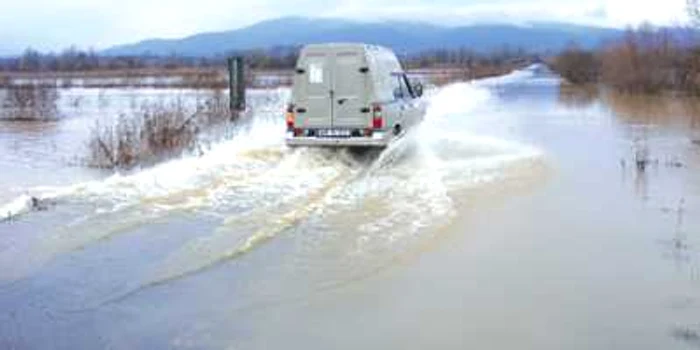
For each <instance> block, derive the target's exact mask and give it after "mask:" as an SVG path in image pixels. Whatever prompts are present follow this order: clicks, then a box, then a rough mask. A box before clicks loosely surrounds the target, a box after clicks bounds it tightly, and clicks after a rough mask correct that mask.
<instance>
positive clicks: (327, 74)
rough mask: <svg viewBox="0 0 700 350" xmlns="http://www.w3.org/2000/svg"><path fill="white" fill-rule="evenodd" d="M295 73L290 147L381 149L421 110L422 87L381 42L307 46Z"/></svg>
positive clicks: (419, 115) (417, 119) (413, 121)
mask: <svg viewBox="0 0 700 350" xmlns="http://www.w3.org/2000/svg"><path fill="white" fill-rule="evenodd" d="M294 74H295V76H294V85H293V88H292V97H291V101H290V103H289V105H288V106H287V114H286V122H287V136H286V141H287V144H288V145H290V146H338V147H353V146H358V147H384V146H386V145H388V144H389V143H390V142H391V141H392V140H393V139H394V138H396V137H399V136H402V135H403V134H404V133H405V132H406V131H407V130H408V129H409V128H411V127H413V126H415V125H416V124H418V123H419V122H420V121H421V120H422V119H423V115H424V114H425V103H424V102H423V100H422V98H421V96H422V95H423V87H422V85H420V84H419V83H412V82H411V81H410V80H409V79H408V77H407V76H406V74H405V72H404V71H403V69H402V68H401V65H400V64H399V61H398V59H397V58H396V55H394V53H393V52H391V50H389V49H386V48H383V47H380V46H374V45H365V44H315V45H308V46H306V47H304V48H303V49H302V50H301V52H300V54H299V59H298V61H297V65H296V69H295V72H294Z"/></svg>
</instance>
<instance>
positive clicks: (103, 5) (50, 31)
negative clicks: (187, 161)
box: [0, 0, 686, 54]
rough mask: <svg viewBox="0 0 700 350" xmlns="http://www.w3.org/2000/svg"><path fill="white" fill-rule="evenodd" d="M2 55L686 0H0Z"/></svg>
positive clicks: (602, 19) (535, 16)
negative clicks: (267, 23)
mask: <svg viewBox="0 0 700 350" xmlns="http://www.w3.org/2000/svg"><path fill="white" fill-rule="evenodd" d="M0 1H2V2H3V4H2V11H0V23H2V26H3V29H2V31H0V54H3V53H4V54H7V53H17V52H20V51H21V50H22V49H24V48H25V47H27V46H32V47H34V48H37V49H40V50H59V49H61V48H65V47H68V46H70V45H73V44H75V45H77V46H80V47H94V48H97V49H99V48H104V47H108V46H111V45H115V44H120V43H127V42H134V41H138V40H142V39H147V38H154V37H159V38H175V37H183V36H187V35H191V34H195V33H199V32H206V31H221V30H229V29H235V28H239V27H242V26H246V25H250V24H253V23H255V22H257V21H261V20H264V19H270V18H276V17H282V16H290V15H301V16H310V17H348V18H354V19H362V20H381V19H409V20H419V21H426V22H432V23H436V24H447V25H465V24H469V23H480V22H494V21H496V22H510V23H522V22H527V21H564V22H573V23H584V24H596V25H608V26H618V27H620V26H625V25H629V24H638V23H640V22H643V21H650V22H653V23H657V24H677V23H683V22H685V21H686V16H685V10H684V9H685V0H666V1H663V2H661V1H637V0H607V1H604V0H589V1H575V2H569V1H556V0H471V1H468V0H467V1H465V0H431V1H427V0H420V1H419V0H336V1H335V2H334V3H333V4H327V3H324V2H319V1H315V0H300V1H288V0H259V1H255V2H248V1H230V0H197V1H191V0H150V1H143V0H119V1H112V0H62V1H53V0H21V1H11V0H0Z"/></svg>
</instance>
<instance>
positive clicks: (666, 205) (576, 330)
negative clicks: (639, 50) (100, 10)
mask: <svg viewBox="0 0 700 350" xmlns="http://www.w3.org/2000/svg"><path fill="white" fill-rule="evenodd" d="M559 83H560V82H559V79H558V78H557V77H556V76H553V75H551V74H548V73H547V72H541V71H538V70H536V69H527V70H523V71H518V72H514V73H512V74H510V75H508V76H504V77H499V78H494V79H487V80H482V81H478V82H474V83H457V84H453V85H449V86H446V87H443V88H439V89H436V90H435V91H432V92H431V93H430V96H429V97H428V98H429V100H430V107H429V111H428V114H427V116H426V120H425V122H424V123H423V124H422V125H421V126H420V127H419V128H417V129H416V130H413V131H412V132H411V133H410V134H409V135H408V136H407V137H406V138H404V139H402V140H401V141H400V142H397V143H396V144H394V145H392V146H391V147H390V148H388V149H386V150H384V151H383V152H349V151H346V150H324V149H289V148H286V147H285V146H284V142H283V133H284V127H285V126H284V120H283V118H282V117H280V114H279V111H281V110H283V105H284V103H285V101H286V99H287V97H288V91H287V90H270V91H257V92H255V95H254V96H253V116H252V118H250V120H249V121H248V122H246V123H245V124H243V125H240V126H238V127H237V128H236V129H235V130H234V131H233V133H232V134H231V135H229V137H227V138H224V140H223V141H216V142H212V143H211V146H209V147H207V148H206V149H203V150H201V152H199V153H198V154H196V155H191V156H184V157H182V158H179V159H175V160H172V161H169V162H167V163H163V164H160V165H157V166H154V167H151V168H148V169H143V170H139V171H134V172H130V173H124V174H119V175H108V176H105V175H101V174H94V173H91V174H85V173H84V172H81V171H80V170H79V169H75V167H68V166H66V167H67V168H68V169H63V168H60V169H59V170H56V171H45V170H44V171H43V172H44V174H42V175H41V176H40V177H35V176H24V174H25V173H29V172H31V171H32V170H31V166H26V165H27V164H26V163H25V164H24V166H23V164H22V163H21V161H20V162H19V163H18V161H17V159H20V158H21V157H18V156H17V154H19V153H21V154H26V155H28V157H29V159H28V160H27V161H26V162H27V163H29V164H30V163H31V157H32V156H35V157H37V158H40V159H44V157H45V156H44V155H43V153H42V152H34V153H33V152H31V151H30V150H31V147H32V144H31V142H27V141H26V140H27V139H28V138H29V139H31V138H36V135H35V134H32V133H25V132H17V130H8V129H7V128H6V127H0V147H2V152H0V164H2V165H4V166H6V167H7V169H9V170H8V171H7V172H6V173H5V174H4V175H0V178H2V179H3V181H5V182H6V183H9V186H6V187H7V188H5V189H3V190H2V191H1V192H0V215H2V213H8V214H9V216H11V217H12V220H9V221H7V222H4V223H0V348H20V349H24V348H29V349H34V348H36V349H39V348H65V349H75V348H116V349H132V348H157V349H172V348H174V349H202V348H204V349H269V348H291V349H297V348H348V349H356V348H389V349H406V348H409V349H423V348H428V347H436V348H454V349H463V348H473V347H478V348H487V349H512V348H522V347H524V348H533V349H534V348H537V349H562V348H581V349H584V348H585V349H589V348H611V349H612V348H615V349H619V348H634V349H659V348H666V349H670V348H679V349H683V348H687V347H688V346H691V347H692V346H696V347H697V346H700V341H698V339H700V318H697V316H698V315H699V313H698V312H697V311H698V310H700V299H698V298H700V294H699V293H700V285H698V278H699V277H700V275H699V274H698V271H699V270H698V264H697V262H698V258H699V257H700V256H698V253H697V247H696V245H695V244H696V242H697V239H698V237H697V233H699V232H700V220H699V219H698V218H700V215H694V214H693V213H695V214H697V210H698V209H700V207H699V206H698V205H699V203H698V199H699V198H700V177H698V171H697V170H698V167H700V151H699V150H698V148H700V147H697V146H694V144H693V143H692V142H691V141H692V140H691V138H692V137H693V134H692V133H693V132H694V130H693V129H692V128H688V127H687V126H686V125H685V124H684V123H685V122H686V119H684V117H685V115H681V114H683V113H677V114H678V115H674V116H675V117H677V118H678V119H677V120H679V122H678V123H677V125H676V124H673V123H672V124H671V125H667V124H660V123H657V122H656V121H655V120H649V119H646V118H645V117H644V112H637V111H636V110H635V109H634V108H633V107H630V108H627V109H625V108H620V106H619V105H621V104H624V105H625V106H628V105H633V104H635V102H634V101H632V102H630V101H625V102H624V103H623V102H619V101H617V100H610V98H609V97H608V98H606V97H600V96H593V97H590V96H583V97H582V96H580V94H578V93H568V92H566V91H563V90H561V88H560V86H559ZM108 96H109V95H108ZM87 98H89V97H87ZM100 98H105V97H104V96H101V97H100ZM107 98H109V97H107ZM630 110H631V112H630ZM662 113H665V112H662ZM669 113H671V112H669ZM640 115H641V116H640ZM74 123H77V122H74ZM75 125H77V124H75ZM76 128H77V127H68V128H66V127H63V128H61V127H59V128H58V129H57V130H53V131H52V132H50V133H49V136H46V135H45V134H42V135H44V137H52V138H54V139H56V140H62V139H64V138H70V136H69V135H70V132H73V131H74V129H76ZM67 135H68V136H67ZM18 144H19V145H20V146H17V145H18ZM13 147H14V148H13ZM35 147H40V145H39V146H35ZM58 147H62V146H58ZM640 147H645V152H647V153H649V154H650V157H655V158H654V160H655V163H654V164H656V165H655V167H654V169H653V171H652V170H649V171H644V172H640V171H639V169H637V168H635V167H634V165H633V164H634V160H633V157H634V155H635V154H637V153H638V152H637V151H636V150H638V149H639V148H640ZM42 150H45V148H42ZM635 152H637V153H635ZM3 157H4V158H5V159H2V158H3ZM651 163H653V162H651ZM651 163H650V164H651ZM38 167H39V171H41V169H53V168H55V167H57V165H56V164H48V165H39V166H38ZM42 167H44V168H42ZM71 169H72V170H71ZM71 172H74V173H71ZM32 198H36V199H38V200H40V201H41V203H42V205H45V206H46V209H47V210H42V211H36V210H32V206H33V205H34V204H35V203H32ZM697 243H699V244H700V242H697Z"/></svg>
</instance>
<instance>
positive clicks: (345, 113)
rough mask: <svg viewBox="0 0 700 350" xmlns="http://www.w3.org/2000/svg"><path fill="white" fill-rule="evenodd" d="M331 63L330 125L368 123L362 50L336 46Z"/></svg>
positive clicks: (366, 85)
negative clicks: (338, 48) (332, 63)
mask: <svg viewBox="0 0 700 350" xmlns="http://www.w3.org/2000/svg"><path fill="white" fill-rule="evenodd" d="M334 63H335V64H334V65H333V77H332V80H333V91H332V99H333V101H332V104H333V106H332V113H333V121H332V126H333V127H334V128H363V127H367V126H368V120H369V115H370V114H369V110H367V108H368V107H369V102H368V101H367V99H368V97H369V96H368V95H369V94H368V90H369V86H368V82H369V78H368V77H369V74H370V73H369V71H368V68H367V66H366V65H365V57H364V52H363V51H360V50H342V49H341V50H339V51H337V52H335V59H334Z"/></svg>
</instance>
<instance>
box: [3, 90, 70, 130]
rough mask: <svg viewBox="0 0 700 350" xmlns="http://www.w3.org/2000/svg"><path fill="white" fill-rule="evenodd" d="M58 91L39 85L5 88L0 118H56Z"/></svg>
mask: <svg viewBox="0 0 700 350" xmlns="http://www.w3.org/2000/svg"><path fill="white" fill-rule="evenodd" d="M57 101H58V91H57V90H56V88H52V87H47V86H41V85H25V86H16V87H10V88H8V89H6V90H5V96H4V99H3V101H2V113H1V114H0V120H5V121H47V120H55V119H58V116H59V113H58V106H57Z"/></svg>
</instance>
